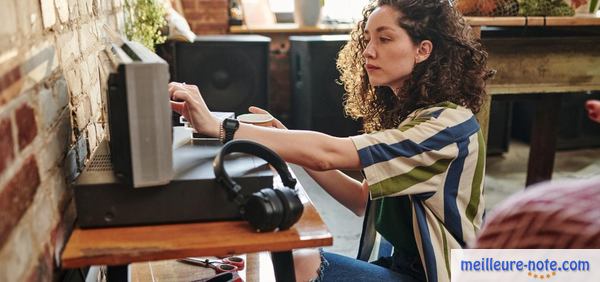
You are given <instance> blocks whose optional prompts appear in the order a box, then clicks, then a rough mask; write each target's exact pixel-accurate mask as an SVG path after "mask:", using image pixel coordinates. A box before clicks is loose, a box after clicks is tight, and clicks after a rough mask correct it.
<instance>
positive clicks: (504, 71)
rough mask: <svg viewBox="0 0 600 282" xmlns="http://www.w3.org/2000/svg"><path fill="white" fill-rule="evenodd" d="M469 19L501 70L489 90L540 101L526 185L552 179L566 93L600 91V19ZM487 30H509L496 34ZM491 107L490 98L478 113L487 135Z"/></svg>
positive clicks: (492, 63) (490, 61)
mask: <svg viewBox="0 0 600 282" xmlns="http://www.w3.org/2000/svg"><path fill="white" fill-rule="evenodd" d="M468 21H469V23H470V24H471V26H473V27H474V30H475V31H476V32H477V33H478V34H479V35H480V36H481V40H482V43H483V44H484V47H485V49H486V51H487V52H488V53H489V59H488V66H489V67H490V68H493V69H496V70H497V74H496V76H495V78H494V79H492V80H491V81H489V82H488V86H487V90H488V93H489V94H490V95H515V94H519V95H518V96H513V97H514V98H517V99H523V98H525V99H533V100H535V101H536V107H535V108H534V109H532V110H534V111H535V115H534V120H533V126H532V133H531V141H530V151H529V161H528V168H527V180H526V186H529V185H531V184H534V183H537V182H541V181H545V180H548V179H551V178H552V171H553V169H554V158H555V148H556V139H557V132H558V124H559V112H560V108H561V107H560V105H561V97H562V95H560V94H568V93H577V92H584V91H597V90H600V48H598V46H600V17H596V16H592V15H590V16H577V17H495V18H488V17H469V18H468ZM486 28H488V29H489V28H492V29H493V28H503V29H504V31H506V30H508V31H509V32H504V34H503V35H501V36H493V34H494V32H493V31H492V32H486V31H485V29H486ZM507 34H508V35H507ZM523 94H526V95H523ZM529 94H535V95H529ZM581 107H584V105H581ZM489 109H490V101H489V100H488V101H487V103H486V105H484V107H483V108H482V111H481V112H480V113H479V115H478V119H479V122H480V124H481V126H482V128H483V129H484V132H485V136H487V132H488V125H489ZM490 130H493V129H490Z"/></svg>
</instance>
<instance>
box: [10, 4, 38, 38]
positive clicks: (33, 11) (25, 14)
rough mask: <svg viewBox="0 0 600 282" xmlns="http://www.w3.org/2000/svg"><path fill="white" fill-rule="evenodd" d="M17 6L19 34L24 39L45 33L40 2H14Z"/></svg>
mask: <svg viewBox="0 0 600 282" xmlns="http://www.w3.org/2000/svg"><path fill="white" fill-rule="evenodd" d="M13 2H15V3H16V5H17V7H16V8H17V14H18V17H19V18H18V20H19V32H20V33H21V36H23V37H24V38H28V37H30V35H32V34H39V33H41V32H42V31H43V26H42V10H41V9H40V4H39V1H30V0H28V1H13Z"/></svg>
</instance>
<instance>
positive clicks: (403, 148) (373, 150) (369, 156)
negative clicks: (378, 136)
mask: <svg viewBox="0 0 600 282" xmlns="http://www.w3.org/2000/svg"><path fill="white" fill-rule="evenodd" d="M478 130H479V124H478V123H477V120H476V119H475V116H472V117H471V118H470V119H468V120H466V121H464V122H462V123H460V124H458V125H455V126H452V127H448V128H446V129H444V130H441V131H440V132H438V133H436V134H435V135H433V136H431V137H429V138H428V139H427V140H425V141H423V142H421V143H420V144H417V143H415V142H414V141H412V140H410V139H407V140H402V141H400V142H398V143H395V144H384V143H379V144H374V145H371V146H368V147H365V148H362V149H360V150H359V151H358V156H359V157H360V162H361V165H362V166H363V168H366V167H368V166H370V165H374V164H376V163H380V162H386V161H389V160H391V159H395V158H398V157H405V158H410V157H413V156H415V155H418V154H421V153H424V152H428V151H433V150H441V149H442V148H444V147H446V146H448V145H450V144H452V143H454V142H456V140H461V139H464V138H466V137H468V136H471V135H472V134H473V133H476V132H477V131H478Z"/></svg>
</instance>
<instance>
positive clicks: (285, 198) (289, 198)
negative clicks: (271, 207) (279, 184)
mask: <svg viewBox="0 0 600 282" xmlns="http://www.w3.org/2000/svg"><path fill="white" fill-rule="evenodd" d="M273 191H275V193H276V194H277V196H278V197H279V199H280V200H281V203H282V204H283V219H282V220H281V224H280V225H279V230H285V229H289V228H290V227H292V225H294V223H296V222H298V220H299V219H300V216H302V212H303V211H304V205H302V201H300V198H299V197H298V193H297V192H296V191H295V190H293V189H290V188H287V187H285V188H282V189H273Z"/></svg>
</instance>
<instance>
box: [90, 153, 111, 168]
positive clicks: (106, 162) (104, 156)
mask: <svg viewBox="0 0 600 282" xmlns="http://www.w3.org/2000/svg"><path fill="white" fill-rule="evenodd" d="M88 170H89V171H96V172H108V171H112V170H113V169H112V164H111V162H110V153H104V152H102V153H98V154H97V155H96V157H95V158H93V159H92V161H91V162H90V165H89V167H88Z"/></svg>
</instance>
